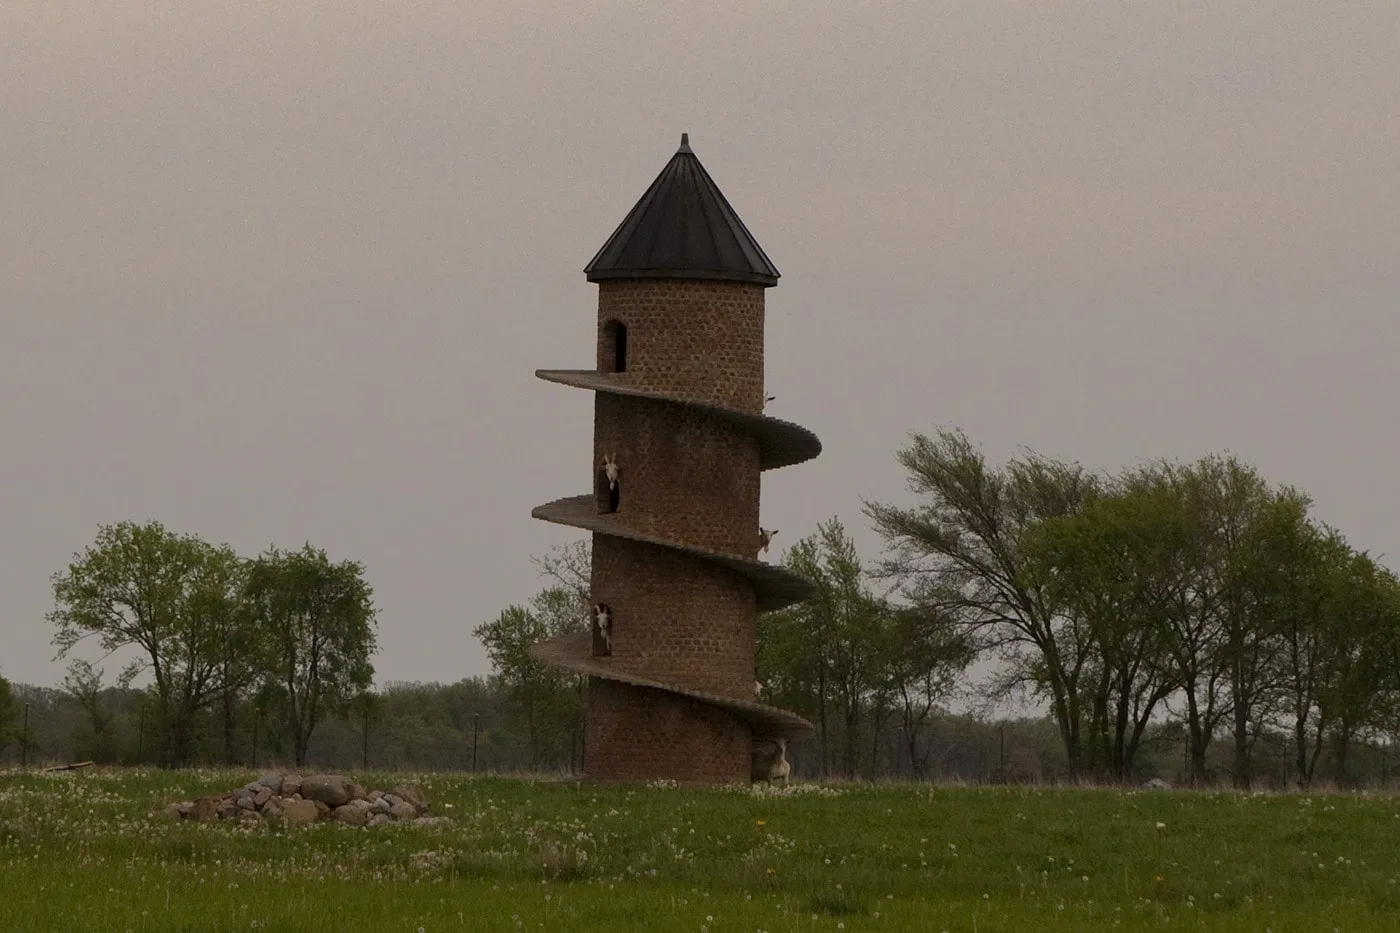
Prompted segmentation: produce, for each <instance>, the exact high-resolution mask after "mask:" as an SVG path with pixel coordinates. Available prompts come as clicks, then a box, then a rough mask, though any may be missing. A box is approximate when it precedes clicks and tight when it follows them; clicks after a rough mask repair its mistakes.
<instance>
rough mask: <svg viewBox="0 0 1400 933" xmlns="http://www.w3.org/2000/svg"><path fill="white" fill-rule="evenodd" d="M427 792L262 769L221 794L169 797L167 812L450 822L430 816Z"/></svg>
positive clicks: (182, 816)
mask: <svg viewBox="0 0 1400 933" xmlns="http://www.w3.org/2000/svg"><path fill="white" fill-rule="evenodd" d="M427 812H428V798H427V797H425V796H424V794H423V788H421V787H419V786H418V785H417V784H399V785H397V786H396V787H394V789H393V790H390V791H387V792H386V791H382V790H372V791H368V792H367V791H366V790H365V789H364V788H363V787H361V786H360V785H359V784H356V783H354V782H353V781H351V780H350V779H349V778H346V777H344V776H342V775H339V774H313V775H310V776H309V777H301V776H300V775H296V774H264V775H263V776H262V777H260V778H258V779H257V780H256V781H252V782H250V783H248V784H245V785H243V787H241V788H240V789H238V790H236V791H234V792H233V793H231V794H225V795H224V796H222V797H199V798H197V799H195V800H191V801H187V802H185V803H172V804H170V805H169V806H167V807H166V808H165V815H166V816H167V817H169V818H170V819H174V820H244V821H248V822H251V821H255V820H263V821H266V822H268V823H274V824H284V825H289V826H305V825H307V824H310V823H315V822H316V821H318V820H334V821H336V822H339V823H344V824H346V825H347V826H380V825H383V824H385V823H409V822H411V823H414V824H416V825H419V826H427V825H436V824H439V823H448V822H451V821H450V820H448V819H447V818H446V817H430V816H427Z"/></svg>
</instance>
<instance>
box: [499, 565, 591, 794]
mask: <svg viewBox="0 0 1400 933" xmlns="http://www.w3.org/2000/svg"><path fill="white" fill-rule="evenodd" d="M587 612H588V607H587V605H580V601H579V592H578V591H577V590H576V589H575V588H573V587H569V586H563V585H557V586H551V587H549V588H548V589H546V590H544V591H543V592H541V593H539V594H537V595H536V596H535V597H534V598H533V599H532V600H531V601H530V604H529V606H518V605H517V606H511V607H509V608H508V609H506V610H504V611H503V612H502V613H501V614H500V615H498V616H497V617H496V618H495V619H493V620H492V621H490V622H485V623H482V624H481V625H478V626H477V627H476V628H475V629H473V630H472V634H473V635H475V636H476V637H477V638H478V639H480V641H481V643H482V645H483V646H485V648H486V654H487V656H488V657H489V658H490V659H491V665H492V667H493V668H494V670H495V671H496V676H497V678H498V679H499V681H500V683H501V684H502V685H503V687H504V689H505V691H506V694H507V696H508V697H509V703H510V708H511V711H512V713H513V714H514V715H515V717H516V718H517V719H519V720H523V723H524V726H525V732H526V736H527V738H528V740H529V746H530V766H531V768H532V769H537V768H538V767H539V766H540V762H541V760H542V755H543V751H544V747H545V744H546V743H547V742H550V741H552V740H556V739H558V738H559V736H560V734H561V732H563V733H567V732H568V731H570V730H571V728H572V727H573V726H574V725H575V724H576V723H577V722H578V721H579V718H580V712H581V704H582V698H581V686H580V683H579V681H580V680H581V679H582V678H579V677H577V676H575V675H572V674H567V673H563V672H561V671H557V670H555V669H553V668H551V667H549V666H547V665H544V664H541V663H540V662H538V661H536V660H535V659H534V658H532V657H530V654H529V651H530V647H531V646H532V645H535V644H537V643H539V642H542V641H547V640H549V639H551V638H557V637H559V636H562V635H569V634H574V633H577V632H586V631H588V630H589V620H588V615H587Z"/></svg>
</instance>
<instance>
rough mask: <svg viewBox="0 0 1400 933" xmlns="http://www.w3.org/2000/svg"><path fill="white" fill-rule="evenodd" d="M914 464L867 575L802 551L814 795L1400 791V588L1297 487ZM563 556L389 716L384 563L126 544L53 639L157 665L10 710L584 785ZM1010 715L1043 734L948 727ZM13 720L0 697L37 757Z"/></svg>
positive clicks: (309, 551) (790, 687)
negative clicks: (537, 587)
mask: <svg viewBox="0 0 1400 933" xmlns="http://www.w3.org/2000/svg"><path fill="white" fill-rule="evenodd" d="M898 459H899V462H900V463H901V464H902V465H903V467H904V468H905V469H906V471H907V472H908V477H909V486H910V490H911V492H912V493H913V496H914V499H913V501H912V502H911V503H907V504H902V505H892V504H882V503H865V504H864V511H865V514H866V516H867V517H868V518H869V519H870V520H871V522H872V525H873V528H874V530H875V531H876V532H877V533H878V534H879V536H880V537H881V538H882V539H883V542H884V545H885V548H884V554H883V556H882V557H881V558H880V559H878V560H876V561H874V562H873V563H867V562H865V561H863V560H862V559H861V557H860V556H859V555H858V554H857V553H856V548H855V546H854V544H853V543H852V541H851V539H850V537H849V535H848V534H847V533H846V530H845V528H843V527H842V525H841V523H840V522H839V521H837V520H835V519H832V520H830V521H827V522H825V523H823V524H821V525H819V526H818V527H817V529H816V531H815V532H814V533H813V534H811V535H809V536H808V537H805V538H803V539H801V540H799V541H797V542H796V543H794V545H793V546H792V547H791V548H790V549H789V550H788V551H787V552H786V553H785V554H784V556H783V563H784V564H785V565H786V566H787V567H789V568H790V569H792V570H794V571H795V572H797V573H799V574H801V575H802V576H804V577H806V578H808V579H809V580H811V581H812V582H813V583H814V584H815V585H816V595H815V596H814V597H813V598H812V599H810V600H807V601H805V602H803V603H800V604H798V605H795V606H792V607H789V608H787V609H785V610H783V611H781V612H775V613H768V614H765V615H762V616H760V618H759V621H758V644H757V658H756V664H757V673H758V678H759V680H760V681H762V682H763V684H764V685H765V689H766V699H767V701H768V702H771V703H773V704H775V705H778V706H782V707H784V708H787V709H791V710H794V711H796V712H798V713H800V714H802V715H803V716H805V717H806V718H808V719H809V720H810V721H812V722H813V723H814V724H815V725H816V727H817V735H816V736H815V738H814V740H813V741H808V742H803V743H799V744H798V745H796V746H795V747H794V748H793V749H792V752H791V757H792V760H793V763H794V768H795V772H796V773H797V774H799V775H803V776H808V777H813V776H828V777H837V776H839V777H866V778H869V777H875V778H879V777H898V778H909V779H925V778H948V777H956V778H962V779H966V780H984V781H995V780H1013V781H1023V780H1035V781H1059V780H1090V781H1104V782H1125V781H1140V780H1144V779H1146V778H1149V777H1164V778H1167V779H1169V780H1172V781H1174V782H1185V783H1191V784H1204V783H1220V782H1226V783H1233V784H1234V785H1236V786H1239V787H1250V786H1256V785H1260V784H1263V785H1267V786H1273V787H1279V786H1285V785H1303V786H1306V785H1308V784H1310V783H1312V782H1313V781H1314V780H1315V779H1317V778H1319V777H1325V778H1327V779H1329V780H1334V781H1336V782H1338V783H1340V784H1343V785H1349V784H1354V783H1357V782H1369V783H1384V782H1386V781H1388V780H1389V771H1390V768H1391V765H1390V760H1389V758H1388V752H1389V746H1390V744H1391V743H1392V741H1393V740H1394V738H1395V737H1396V732H1397V727H1398V726H1400V715H1397V714H1398V713H1400V581H1397V578H1396V576H1395V575H1394V574H1393V573H1392V572H1391V571H1389V570H1388V569H1386V568H1385V567H1383V566H1381V565H1380V564H1379V563H1378V562H1377V561H1376V560H1375V559H1373V558H1372V557H1371V556H1369V555H1368V554H1366V553H1364V552H1358V551H1356V550H1355V549H1353V548H1352V547H1351V546H1350V545H1348V543H1347V542H1346V540H1345V538H1344V537H1343V536H1342V535H1341V533H1340V532H1338V531H1337V530H1336V529H1334V528H1331V527H1329V526H1327V525H1326V524H1324V523H1322V522H1321V521H1319V520H1318V519H1317V518H1316V517H1314V516H1313V515H1312V514H1311V511H1310V510H1311V502H1310V501H1309V499H1308V497H1307V496H1306V495H1305V494H1304V493H1303V492H1301V491H1300V490H1297V489H1294V488H1292V487H1287V486H1274V485H1271V484H1270V483H1268V482H1267V481H1266V480H1265V479H1264V478H1263V477H1262V476H1261V475H1260V474H1259V473H1258V472H1257V471H1256V470H1255V469H1253V468H1252V467H1250V466H1249V465H1247V464H1245V463H1242V462H1240V461H1239V460H1238V459H1237V458H1234V457H1218V456H1210V457H1206V458H1203V459H1201V460H1199V461H1197V462H1194V463H1190V464H1180V463H1171V462H1165V461H1163V462H1153V463H1148V464H1145V465H1141V466H1137V467H1134V468H1131V469H1128V470H1124V471H1121V472H1118V473H1113V474H1109V473H1103V472H1093V471H1091V470H1088V469H1086V468H1084V467H1082V466H1081V465H1079V464H1070V463H1063V462H1059V461H1055V460H1051V459H1048V458H1045V457H1042V456H1039V455H1037V454H1034V453H1025V454H1022V455H1019V456H1017V457H1014V458H1012V459H1011V460H1010V461H1008V462H1007V463H1005V464H1004V465H1001V466H997V465H994V464H991V463H989V462H988V461H987V460H986V458H985V456H984V455H983V453H982V452H981V451H980V450H979V449H977V448H976V447H975V446H974V445H973V444H972V443H971V442H969V441H968V439H967V438H966V437H965V436H964V435H962V434H961V433H960V432H957V431H939V432H936V433H935V434H933V435H931V436H923V435H914V436H913V438H912V439H911V442H910V444H909V445H908V446H907V447H905V448H904V449H902V450H901V451H899V452H898ZM537 563H538V565H539V568H540V571H541V574H542V576H543V577H544V584H545V585H544V588H543V589H542V590H541V591H540V592H539V593H537V594H536V595H535V596H534V597H533V598H532V599H530V600H529V601H528V602H526V603H524V604H520V605H514V606H510V607H508V608H507V609H505V610H504V611H502V612H501V613H499V614H498V615H497V616H496V617H495V618H494V619H491V620H489V621H486V622H484V623H482V624H481V625H478V626H477V627H476V629H475V634H476V636H477V637H478V638H479V639H480V640H481V642H482V644H483V645H484V646H485V648H486V650H487V653H488V656H489V657H490V660H491V663H492V666H493V674H492V675H491V676H490V677H489V678H484V679H483V678H472V679H467V680H463V681H460V682H458V683H456V684H450V685H442V684H390V685H387V686H385V687H383V688H382V689H380V690H377V691H373V690H370V689H368V688H369V684H370V680H371V678H372V667H371V664H370V658H371V655H372V652H373V649H374V635H373V620H374V610H373V606H372V601H371V592H370V589H369V586H368V584H366V583H365V581H364V579H363V574H362V569H361V568H360V566H359V565H358V564H353V563H345V564H331V563H330V562H329V561H328V560H327V559H326V557H325V554H324V552H320V551H317V550H315V549H313V548H311V547H310V546H309V545H308V546H307V547H306V548H304V549H303V550H302V551H299V552H291V553H287V552H281V551H277V550H276V549H273V550H271V551H269V552H267V553H266V554H263V555H260V556H259V557H257V558H253V559H241V558H238V557H236V555H233V554H232V552H230V551H229V550H228V549H227V548H216V547H212V546H210V545H207V544H205V543H203V542H201V541H199V540H198V539H194V538H188V537H181V536H176V535H172V534H170V533H168V532H166V531H165V530H164V529H163V528H161V527H160V526H159V525H147V526H140V527H138V526H133V525H130V524H126V525H119V526H113V527H111V528H104V529H103V530H102V533H101V534H100V535H99V537H98V540H97V542H96V543H95V544H94V545H93V546H92V547H91V548H89V549H88V551H87V552H86V553H85V554H82V555H79V556H78V558H77V559H76V560H75V562H74V563H73V564H72V565H71V566H70V567H69V568H67V570H65V571H64V572H63V573H60V574H58V575H56V576H55V578H54V593H55V604H56V608H55V610H54V612H53V613H51V614H50V621H51V622H52V624H53V625H54V626H55V643H56V644H57V645H58V646H59V647H60V649H61V651H62V652H65V653H66V652H67V651H69V650H71V649H72V648H74V647H75V646H76V645H77V644H79V643H80V642H81V641H83V640H85V639H93V640H95V641H97V642H98V643H99V644H100V647H101V649H102V650H103V651H105V652H111V651H114V650H118V649H122V648H127V649H130V648H132V647H135V648H136V649H137V650H138V651H139V652H140V659H141V660H140V661H139V662H138V663H137V664H135V665H133V666H132V667H129V668H127V669H126V670H124V671H122V672H121V673H120V675H119V676H118V677H117V678H116V680H115V682H113V683H111V684H106V683H105V682H104V680H103V675H102V672H101V671H100V670H97V669H95V668H93V667H92V666H90V665H87V664H86V663H84V662H75V663H74V664H73V666H72V667H70V669H69V673H68V677H67V679H66V680H65V683H64V687H63V689H61V690H36V689H34V688H16V690H15V691H14V693H15V695H16V697H17V698H18V697H21V696H22V697H23V698H24V699H25V700H26V701H28V702H30V703H31V704H32V705H34V706H35V709H36V710H42V716H40V717H38V719H37V720H36V725H35V732H34V735H35V736H36V737H37V739H36V740H37V741H38V742H39V744H40V748H41V749H42V751H43V752H44V753H45V754H46V755H49V756H57V757H65V756H64V755H62V754H60V753H59V750H60V749H66V750H68V751H70V752H71V754H70V755H69V756H67V757H87V758H93V759H95V760H102V761H123V762H128V761H142V762H157V763H161V764H167V765H178V764H185V763H191V762H202V763H213V762H217V761H224V762H230V763H251V762H264V761H267V760H276V761H288V762H291V763H297V764H300V763H305V762H307V761H315V762H316V763H318V764H321V765H325V766H331V765H337V766H349V765H353V764H356V763H365V762H368V763H369V765H371V766H375V767H405V768H415V769H433V768H447V769H457V768H461V769H467V768H471V767H473V765H474V766H475V767H477V768H478V769H479V770H502V769H504V770H546V771H577V770H578V769H579V767H580V763H581V762H582V760H583V755H584V750H585V748H586V744H587V738H588V737H587V735H586V733H585V730H584V717H583V711H584V709H585V704H586V693H585V692H586V689H587V685H586V681H585V680H584V679H583V678H579V677H577V676H573V675H569V674H565V673H562V672H558V671H554V670H552V669H550V668H547V667H544V666H542V665H539V664H537V663H535V662H534V661H533V660H531V658H530V657H529V654H528V648H529V646H530V645H532V644H534V643H536V642H538V641H541V640H543V639H546V638H550V637H553V636H555V635H559V634H563V633H567V632H573V631H585V630H587V628H588V626H589V624H590V622H589V619H590V607H591V604H592V599H591V594H590V579H589V578H590V572H591V555H590V553H589V548H588V545H587V543H586V542H576V543H574V544H572V545H569V546H567V547H562V548H557V549H555V550H554V551H552V552H551V553H550V554H548V555H546V556H544V557H542V558H538V559H537ZM143 672H144V673H145V674H147V675H148V677H149V679H150V685H149V686H147V687H146V688H144V689H141V690H135V689H132V688H131V686H130V685H131V683H132V679H133V678H134V677H136V676H138V675H139V674H141V673H143ZM1011 699H1021V700H1030V701H1033V702H1035V703H1037V704H1039V705H1040V706H1041V707H1042V708H1044V709H1045V710H1046V714H1045V716H1044V718H1043V719H1028V720H1016V721H1006V722H993V721H991V720H990V719H989V718H988V717H987V716H986V715H985V712H984V714H983V715H981V716H979V715H975V714H973V713H964V714H961V715H953V714H952V713H951V712H950V710H951V709H955V708H959V709H964V710H968V709H971V710H979V709H980V710H983V711H986V710H989V709H991V708H994V704H996V703H999V702H1001V701H1006V700H1011ZM18 702H19V701H18V699H15V700H10V701H8V702H7V700H6V691H5V690H4V686H3V684H2V683H0V745H3V744H4V742H5V740H6V738H7V737H8V738H9V739H10V748H9V751H7V752H5V753H4V756H5V757H6V758H8V759H10V760H13V759H14V758H16V757H17V755H16V751H17V750H16V748H15V746H14V740H15V738H16V736H17V732H16V729H15V719H16V715H17V713H16V710H17V707H18ZM7 709H8V712H7Z"/></svg>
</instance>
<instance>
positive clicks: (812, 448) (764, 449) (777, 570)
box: [529, 370, 821, 739]
mask: <svg viewBox="0 0 1400 933" xmlns="http://www.w3.org/2000/svg"><path fill="white" fill-rule="evenodd" d="M535 375H536V376H537V377H538V378H540V379H543V380H545V381H547V382H553V383H557V384H560V385H566V386H571V387H574V388H580V389H587V390H591V391H594V392H601V393H609V394H613V395H618V396H625V397H633V398H644V399H647V400H650V401H652V402H661V403H665V404H668V405H676V406H679V407H682V408H686V409H690V410H692V411H700V412H703V413H704V414H706V415H709V416H711V417H715V418H718V419H721V420H724V421H727V422H729V423H731V424H733V425H737V426H739V427H740V428H742V429H743V430H745V431H747V432H749V433H750V435H751V436H752V437H753V438H754V440H755V441H756V443H757V446H758V450H759V467H760V469H761V470H772V469H777V468H780V467H784V466H791V465H794V464H798V463H802V462H805V461H807V460H811V459H812V458H814V457H816V456H817V455H818V454H820V453H821V441H820V440H818V439H817V436H816V435H815V434H813V433H812V432H811V431H809V430H807V429H806V428H804V427H801V426H800V425H796V424H792V423H791V422H787V421H783V420H781V419H778V418H771V417H768V416H767V415H762V414H756V413H753V412H747V411H742V410H739V409H733V408H726V407H723V406H719V405H715V404H711V403H707V402H700V401H695V400H692V399H686V398H682V397H679V396H675V395H669V394H666V393H662V392H655V391H648V390H643V389H639V388H636V387H633V386H629V385H627V384H626V382H625V377H622V378H619V376H618V375H616V374H608V373H599V372H597V371H594V370H538V371H536V373H535ZM595 501H596V500H595V498H594V496H592V495H582V496H571V497H567V498H563V499H557V500H555V501H553V502H549V503H546V504H545V505H541V506H538V507H536V508H535V509H534V510H533V511H532V512H531V516H532V517H533V518H536V519H540V520H542V521H547V522H552V523H554V524H559V525H566V526H568V527H571V528H578V529H580V530H584V531H590V532H592V533H594V534H597V535H609V536H613V537H618V538H623V539H626V540H629V541H633V542H637V543H640V544H645V545H650V546H655V547H661V548H666V549H669V550H671V551H674V552H676V553H678V554H681V555H684V556H685V557H686V558H687V559H690V560H695V561H703V562H708V563H710V564H712V565H714V566H717V567H721V568H723V569H724V571H726V572H728V573H731V574H733V575H734V576H736V577H738V578H739V579H741V580H743V581H745V583H746V584H747V585H748V586H749V587H751V588H752V590H753V593H754V601H755V606H756V608H757V609H758V610H759V611H761V612H765V611H773V610H776V609H782V608H784V607H785V606H790V605H792V604H794V603H798V602H801V601H803V600H805V599H807V598H808V597H810V596H811V595H812V593H813V592H814V588H813V586H812V584H811V583H810V582H808V581H807V580H806V579H805V578H803V577H801V576H799V575H797V574H795V573H792V572H791V571H789V570H786V569H784V568H783V567H780V566H775V565H773V564H769V563H765V562H763V561H760V560H756V559H755V560H749V559H746V558H743V557H737V556H734V555H732V554H726V553H721V552H718V551H713V550H709V549H706V548H701V547H697V546H694V545H692V544H688V543H686V542H682V541H673V540H667V539H663V538H658V537H654V536H651V535H646V534H642V533H640V532H637V531H635V530H633V529H630V528H628V527H627V525H626V524H625V523H624V522H623V521H621V520H619V519H618V518H617V517H616V516H615V515H613V514H606V513H599V512H598V511H597V508H596V505H595ZM529 653H530V656H531V657H532V658H534V659H535V660H536V661H539V662H540V663H542V664H546V665H549V666H550V667H553V668H556V669H559V670H564V671H568V672H570V673H574V674H580V675H584V676H588V677H597V678H600V679H603V680H610V681H614V682H617V683H621V684H626V685H629V686H633V687H642V688H648V689H651V690H657V691H662V692H665V693H669V694H673V695H675V696H679V697H685V698H687V699H689V700H692V701H695V702H698V703H701V704H705V705H709V706H714V707H718V708H720V709H723V710H725V711H727V712H729V713H731V714H733V715H735V716H737V717H739V718H740V719H742V720H743V721H745V722H747V723H748V725H749V726H750V728H751V729H752V731H753V735H754V737H755V739H759V738H787V739H799V738H803V737H805V736H808V735H811V734H812V733H813V732H814V731H815V730H814V728H813V726H812V724H811V723H810V722H808V721H807V720H805V719H803V718H802V717H801V716H798V715H797V714H796V713H792V712H789V711H787V710H783V709H779V708H777V707H773V706H768V705H766V704H763V703H759V702H756V701H755V700H754V698H753V697H752V695H748V696H724V695H720V694H717V693H714V692H710V691H705V690H700V689H695V688H694V687H692V686H688V685H686V684H681V683H674V682H664V681H662V680H660V679H658V678H656V677H655V676H652V675H650V674H649V673H648V672H647V671H646V670H644V669H642V667H644V665H639V664H637V663H636V662H635V661H634V662H632V663H628V662H626V661H623V660H622V659H620V658H613V657H608V656H596V655H594V654H593V648H592V636H591V634H590V633H581V634H576V635H568V636H564V637H561V638H555V639H550V640H548V641H544V642H539V643H537V644H535V645H533V646H531V647H530V649H529Z"/></svg>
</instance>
